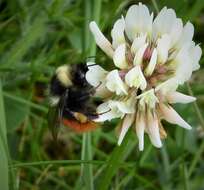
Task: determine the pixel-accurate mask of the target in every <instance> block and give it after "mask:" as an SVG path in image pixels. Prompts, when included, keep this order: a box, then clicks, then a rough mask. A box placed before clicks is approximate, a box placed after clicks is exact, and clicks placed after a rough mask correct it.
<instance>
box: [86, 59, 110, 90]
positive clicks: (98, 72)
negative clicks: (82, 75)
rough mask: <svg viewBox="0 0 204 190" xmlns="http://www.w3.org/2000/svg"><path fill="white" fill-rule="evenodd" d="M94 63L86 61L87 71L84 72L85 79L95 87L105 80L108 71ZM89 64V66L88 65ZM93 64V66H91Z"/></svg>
mask: <svg viewBox="0 0 204 190" xmlns="http://www.w3.org/2000/svg"><path fill="white" fill-rule="evenodd" d="M94 64H95V63H92V62H88V63H87V66H88V69H89V70H88V71H87V72H86V80H87V81H88V83H89V84H91V85H92V86H94V87H96V86H98V85H99V84H100V83H102V82H103V81H105V78H106V75H107V74H108V72H107V71H106V70H105V69H103V68H102V67H100V66H99V65H94ZM89 65H90V66H89ZM92 65H93V66H92Z"/></svg>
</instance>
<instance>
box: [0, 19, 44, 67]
mask: <svg viewBox="0 0 204 190" xmlns="http://www.w3.org/2000/svg"><path fill="white" fill-rule="evenodd" d="M45 31H46V30H45V19H43V17H42V16H41V17H38V18H36V19H35V20H34V22H33V23H30V25H29V26H28V27H27V28H25V29H24V32H25V34H24V36H22V37H21V38H20V39H19V40H18V41H17V42H16V43H15V44H14V45H13V47H12V48H11V50H10V51H8V53H6V54H5V56H4V57H3V58H2V60H1V62H2V63H3V64H2V65H1V67H6V68H9V67H11V68H12V66H13V65H14V64H17V63H18V62H19V61H21V59H22V57H23V56H24V55H25V53H26V52H27V50H28V49H29V48H30V47H31V46H32V45H33V44H34V43H35V42H36V41H37V40H38V39H39V38H40V37H42V36H43V35H44V34H45Z"/></svg>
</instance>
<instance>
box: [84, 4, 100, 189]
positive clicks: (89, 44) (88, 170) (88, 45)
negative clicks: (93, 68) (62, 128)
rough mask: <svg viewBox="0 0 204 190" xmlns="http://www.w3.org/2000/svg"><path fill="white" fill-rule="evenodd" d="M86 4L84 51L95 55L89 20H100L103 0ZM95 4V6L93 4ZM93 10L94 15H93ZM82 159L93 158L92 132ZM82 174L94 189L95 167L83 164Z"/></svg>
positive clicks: (87, 186) (85, 142) (85, 139)
mask: <svg viewBox="0 0 204 190" xmlns="http://www.w3.org/2000/svg"><path fill="white" fill-rule="evenodd" d="M84 3H85V5H84V8H85V21H84V44H83V47H84V53H85V54H86V53H87V55H88V56H94V55H95V54H96V45H95V42H94V40H93V39H92V38H91V36H90V31H89V22H90V21H91V20H92V19H93V20H95V21H96V22H99V16H100V10H101V0H94V3H92V1H91V0H88V1H84ZM92 5H93V6H92ZM92 10H94V11H93V15H92ZM81 159H82V160H83V161H87V160H92V146H91V133H85V134H83V142H82V154H81ZM81 174H82V179H84V180H83V182H84V184H85V189H87V190H93V189H94V183H93V167H92V165H91V164H82V166H81Z"/></svg>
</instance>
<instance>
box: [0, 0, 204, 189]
mask: <svg viewBox="0 0 204 190" xmlns="http://www.w3.org/2000/svg"><path fill="white" fill-rule="evenodd" d="M142 2H143V3H145V4H146V5H147V6H148V7H149V9H150V10H152V11H154V12H155V14H156V12H157V11H158V10H160V9H161V8H162V7H163V6H167V7H169V8H170V7H171V8H174V9H175V10H176V13H177V15H178V16H179V17H181V18H182V19H183V20H184V22H187V21H188V20H190V21H191V22H192V23H193V24H194V26H195V36H194V40H195V41H196V42H197V43H201V47H203V41H204V1H203V0H179V1H178V0H157V1H156V0H152V1H150V0H149V1H147V0H146V1H145V0H144V1H142ZM134 3H138V1H136V0H134V1H133V0H132V1H128V0H126V1H123V0H86V1H85V0H84V1H83V0H35V1H32V0H2V1H0V39H1V43H0V189H1V190H7V189H11V190H27V189H31V190H50V189H52V190H67V189H68V190H69V189H76V190H78V189H79V190H81V189H84V190H93V189H97V190H98V189H99V190H105V189H114V190H115V189H118V190H119V189H128V190H132V189H135V190H136V189H137V190H146V189H148V190H149V189H150V190H153V189H154V190H157V189H164V190H171V189H178V190H180V189H184V190H203V189H204V180H203V179H204V162H203V158H204V140H203V137H204V119H203V111H204V94H203V93H204V85H203V82H204V78H203V74H204V71H203V64H204V60H203V58H202V59H201V61H200V64H201V69H200V70H199V71H197V72H194V74H193V77H192V80H191V81H190V82H189V83H188V85H184V86H182V87H181V88H180V91H182V92H185V93H187V94H191V95H192V94H193V95H195V96H196V97H197V102H196V103H195V104H189V105H176V106H175V108H176V110H177V111H178V112H179V113H180V114H181V115H182V116H183V117H184V118H185V119H186V120H187V121H188V122H189V123H190V124H191V125H192V126H193V129H192V130H191V131H186V130H184V129H181V128H179V127H176V126H173V125H169V124H168V123H165V129H166V130H167V131H168V138H167V140H165V142H164V146H163V148H162V149H156V148H154V147H152V145H151V144H150V142H149V139H148V138H147V137H146V138H145V150H144V151H143V152H139V151H138V147H137V146H138V143H137V140H136V136H135V134H134V131H133V130H130V131H129V132H128V134H127V135H126V138H125V140H124V142H123V144H122V145H121V146H120V147H118V146H117V145H116V143H117V135H116V132H115V130H111V129H112V128H114V127H115V125H116V122H115V121H113V122H111V123H108V124H105V125H104V126H103V127H102V128H100V129H97V130H96V131H94V132H92V133H87V134H83V135H82V134H75V133H73V132H72V131H70V130H69V129H67V128H62V129H61V133H60V137H59V145H56V144H54V143H53V142H52V139H51V136H50V133H49V130H48V126H47V118H46V113H47V110H48V103H47V99H46V95H47V92H46V89H47V85H48V83H49V80H50V77H51V76H52V74H53V72H54V70H55V68H56V67H57V66H59V65H62V64H71V63H77V62H85V60H86V58H87V57H88V56H94V55H95V53H96V61H97V63H99V64H101V65H103V66H104V67H108V66H109V65H110V64H112V63H111V62H110V60H109V59H107V57H106V56H105V55H104V54H103V53H102V52H101V51H100V50H99V51H97V52H96V47H95V43H94V41H93V38H92V36H91V35H90V32H89V30H88V23H89V22H90V21H91V20H96V21H97V22H98V23H99V25H100V27H101V28H102V30H103V31H104V33H105V34H106V36H107V37H108V38H109V39H110V30H111V28H112V25H113V23H114V21H115V20H116V19H117V18H119V17H120V15H121V14H125V12H126V11H127V9H128V7H129V6H130V5H131V4H134Z"/></svg>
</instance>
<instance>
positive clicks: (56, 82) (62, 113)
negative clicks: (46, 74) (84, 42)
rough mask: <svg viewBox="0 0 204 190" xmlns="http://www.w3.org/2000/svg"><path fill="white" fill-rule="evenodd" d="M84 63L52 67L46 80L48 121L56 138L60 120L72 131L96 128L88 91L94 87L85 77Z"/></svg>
mask: <svg viewBox="0 0 204 190" xmlns="http://www.w3.org/2000/svg"><path fill="white" fill-rule="evenodd" d="M87 71H88V66H87V65H86V64H82V63H81V64H75V65H63V66H60V67H58V68H57V69H56V72H55V74H54V75H53V77H52V78H51V81H50V89H49V94H50V97H49V99H50V109H49V112H48V125H49V127H50V129H51V131H52V134H53V137H54V138H56V136H57V131H58V129H59V126H60V125H61V124H64V125H65V126H68V127H70V128H72V129H73V130H74V131H76V132H86V131H89V130H92V129H95V128H96V124H95V123H94V122H93V121H92V120H93V119H96V118H97V117H98V115H97V113H96V106H97V104H96V102H94V101H93V98H92V95H93V94H94V92H95V90H94V89H93V87H92V86H90V85H89V83H88V82H87V81H86V78H85V74H86V72H87Z"/></svg>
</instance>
